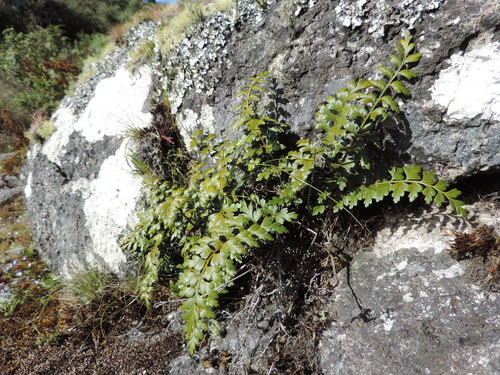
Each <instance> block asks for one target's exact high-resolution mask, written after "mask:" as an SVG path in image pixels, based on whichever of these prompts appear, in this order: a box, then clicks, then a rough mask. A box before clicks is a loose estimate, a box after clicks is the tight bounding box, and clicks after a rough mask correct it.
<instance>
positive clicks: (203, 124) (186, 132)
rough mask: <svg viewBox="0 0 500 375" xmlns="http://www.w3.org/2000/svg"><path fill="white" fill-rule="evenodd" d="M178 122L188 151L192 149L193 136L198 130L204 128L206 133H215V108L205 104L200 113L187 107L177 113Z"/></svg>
mask: <svg viewBox="0 0 500 375" xmlns="http://www.w3.org/2000/svg"><path fill="white" fill-rule="evenodd" d="M177 124H178V127H179V131H180V133H181V136H182V138H183V139H184V143H185V144H186V146H187V148H188V151H191V149H190V142H191V137H192V134H193V133H194V132H195V131H196V130H203V133H205V134H210V133H215V117H214V113H213V108H212V107H211V106H209V105H207V104H204V105H203V106H202V108H201V113H200V114H199V115H198V114H197V113H196V112H194V111H193V110H191V109H190V108H186V109H184V110H182V111H181V112H180V113H179V114H178V115H177Z"/></svg>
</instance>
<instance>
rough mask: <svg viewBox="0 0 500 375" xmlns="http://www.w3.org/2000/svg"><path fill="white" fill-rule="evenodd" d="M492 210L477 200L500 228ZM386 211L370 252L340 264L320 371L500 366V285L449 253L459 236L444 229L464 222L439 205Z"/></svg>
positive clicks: (473, 370) (474, 370) (455, 370)
mask: <svg viewBox="0 0 500 375" xmlns="http://www.w3.org/2000/svg"><path fill="white" fill-rule="evenodd" d="M492 208H494V207H490V208H489V210H488V209H487V208H486V207H484V206H483V207H481V208H479V212H482V213H483V214H482V215H481V220H480V222H482V223H484V224H487V225H492V224H493V225H495V227H496V230H497V236H498V230H499V229H500V227H499V226H498V222H497V221H498V220H497V218H496V217H495V216H494V211H491V209H492ZM475 209H476V210H477V207H476V208H475ZM473 210H474V208H473ZM487 212H490V213H489V215H486V216H485V213H487ZM488 216H489V217H488ZM386 219H387V220H386V223H385V224H384V225H383V226H382V228H381V229H380V230H378V232H377V234H376V238H375V244H374V245H373V248H372V249H371V251H368V252H362V253H358V254H357V255H356V256H355V258H354V261H353V262H352V264H351V265H350V266H349V267H348V268H347V269H346V270H344V271H342V272H341V274H340V276H339V278H340V283H339V285H338V287H337V288H336V289H335V294H334V297H333V298H332V299H331V300H330V302H329V303H328V304H327V305H325V306H324V309H325V311H329V312H330V313H332V314H333V323H332V324H331V326H330V328H328V329H327V330H325V331H324V332H323V333H322V337H321V340H320V342H319V345H318V356H319V360H320V367H321V370H322V371H323V373H324V374H373V375H376V374H381V375H382V374H401V375H404V374H408V375H409V374H444V373H446V374H484V375H486V374H495V373H498V372H499V371H500V342H499V340H498V327H499V323H500V322H499V319H498V311H499V309H500V298H499V297H498V293H495V292H488V291H487V290H486V289H483V288H482V287H481V284H482V283H483V282H484V278H485V276H484V275H481V276H479V277H478V272H477V271H478V270H477V269H476V270H473V269H472V268H471V265H470V264H469V265H467V264H466V263H463V262H458V261H457V260H455V259H453V258H452V257H451V256H450V255H449V254H448V252H447V251H445V250H446V249H447V248H449V247H450V241H451V238H452V236H450V229H446V228H457V229H460V230H467V225H466V223H465V222H463V221H461V220H457V219H456V218H453V217H449V216H448V215H446V214H442V213H441V214H439V213H436V212H432V211H431V212H426V213H423V214H420V215H414V214H410V213H408V212H403V213H394V214H393V215H391V216H390V217H387V218H386ZM476 219H477V218H476ZM468 231H470V228H468ZM481 263H482V262H479V264H478V265H477V267H478V268H479V269H483V272H484V269H485V268H486V267H485V265H484V264H481ZM474 279H475V280H474Z"/></svg>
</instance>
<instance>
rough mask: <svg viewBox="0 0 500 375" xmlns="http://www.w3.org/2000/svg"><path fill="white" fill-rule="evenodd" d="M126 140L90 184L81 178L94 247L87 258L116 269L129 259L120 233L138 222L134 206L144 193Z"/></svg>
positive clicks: (106, 161)
mask: <svg viewBox="0 0 500 375" xmlns="http://www.w3.org/2000/svg"><path fill="white" fill-rule="evenodd" d="M127 154H128V147H127V143H126V142H124V143H122V145H121V147H120V148H119V149H118V150H117V151H116V153H115V154H114V155H112V156H110V157H109V158H107V159H106V160H105V161H104V162H103V164H102V166H101V169H100V172H99V176H98V177H97V178H96V179H95V180H93V181H92V182H91V183H89V184H88V185H87V186H85V185H86V184H85V183H84V182H82V181H80V182H79V188H81V189H83V190H87V189H88V190H87V192H86V193H84V192H82V195H87V194H88V198H87V199H86V200H85V205H84V208H83V209H84V212H85V226H86V227H87V229H88V231H89V233H90V236H91V240H92V243H93V247H92V249H91V251H89V252H88V253H87V261H88V262H89V263H91V264H94V263H93V262H94V261H95V260H98V261H101V262H102V261H104V263H105V264H106V266H107V267H108V268H110V269H113V270H115V271H119V270H120V267H121V266H122V265H123V264H124V263H125V262H126V257H125V255H124V253H123V251H122V250H121V248H120V243H119V238H120V235H122V234H123V232H124V231H125V230H126V229H127V228H130V227H132V226H133V225H134V224H135V223H136V216H135V208H136V205H137V202H138V200H139V198H140V196H141V180H140V178H139V177H137V176H135V175H133V174H132V173H131V172H130V168H129V165H128V161H127Z"/></svg>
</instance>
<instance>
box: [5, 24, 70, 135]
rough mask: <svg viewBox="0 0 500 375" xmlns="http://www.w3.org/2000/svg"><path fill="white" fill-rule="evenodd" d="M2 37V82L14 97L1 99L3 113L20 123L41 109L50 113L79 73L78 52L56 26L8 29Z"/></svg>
mask: <svg viewBox="0 0 500 375" xmlns="http://www.w3.org/2000/svg"><path fill="white" fill-rule="evenodd" d="M2 36H3V39H2V40H1V42H0V73H1V77H2V78H1V80H0V81H1V85H2V86H5V87H6V90H7V91H8V92H9V93H10V94H11V95H9V96H4V97H1V99H2V101H1V102H0V110H3V111H7V112H9V113H10V116H11V117H13V118H14V120H13V121H14V122H16V123H17V122H21V121H29V120H27V119H25V117H27V116H26V114H31V113H34V112H35V111H37V110H40V109H42V110H43V111H44V112H45V113H49V112H50V111H52V110H53V109H54V108H55V106H56V104H57V103H58V101H59V100H60V99H61V98H62V97H63V96H64V93H65V90H66V88H67V86H68V84H69V82H70V81H71V80H72V79H73V78H74V77H75V76H76V74H77V73H78V71H79V69H78V67H77V66H76V65H75V64H74V62H75V61H76V60H77V58H76V51H74V50H73V49H72V46H71V44H70V43H69V41H68V39H67V38H66V37H65V36H64V35H63V32H62V30H61V29H60V28H59V27H56V26H50V27H48V28H46V29H37V30H35V31H32V32H29V33H16V32H15V31H14V30H13V29H7V30H4V32H3V34H2ZM20 88H21V90H19V89H20ZM16 90H18V91H17V92H16ZM19 119H20V120H19ZM25 126H26V125H25Z"/></svg>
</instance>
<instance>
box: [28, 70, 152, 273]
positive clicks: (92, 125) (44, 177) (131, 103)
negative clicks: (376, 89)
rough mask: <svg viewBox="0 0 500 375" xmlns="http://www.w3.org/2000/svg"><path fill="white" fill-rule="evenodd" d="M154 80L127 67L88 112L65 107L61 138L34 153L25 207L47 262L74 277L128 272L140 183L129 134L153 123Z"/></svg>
mask: <svg viewBox="0 0 500 375" xmlns="http://www.w3.org/2000/svg"><path fill="white" fill-rule="evenodd" d="M150 88H151V76H150V74H149V73H148V72H147V71H146V70H145V69H141V70H139V71H138V72H137V73H135V74H130V73H129V72H128V71H127V70H126V69H125V68H124V67H122V68H119V69H117V71H116V72H115V74H114V75H112V76H111V77H109V78H106V79H103V80H101V81H100V82H99V83H98V84H97V86H96V87H95V90H94V93H93V97H92V99H91V100H90V101H89V102H88V103H87V105H86V107H85V110H84V111H83V112H82V113H81V114H80V115H77V114H75V113H74V112H73V111H72V110H71V108H70V107H69V106H66V105H62V106H61V107H60V108H59V109H58V111H57V112H56V113H55V114H54V116H53V122H54V126H55V127H56V131H55V133H54V134H53V135H52V136H51V137H50V138H49V139H48V140H47V141H46V142H45V143H43V144H42V145H34V146H32V148H31V150H30V152H29V155H28V163H27V167H26V174H27V178H26V190H25V195H26V199H27V207H28V209H29V210H30V212H31V218H32V221H33V232H34V237H35V239H36V241H37V243H38V246H39V249H40V251H41V253H42V255H43V256H44V257H45V258H46V260H47V261H48V262H49V264H50V265H52V266H53V267H54V268H55V269H56V270H57V271H58V272H59V273H61V274H63V275H65V276H68V275H70V274H71V273H72V272H74V271H76V270H78V269H81V268H82V267H100V268H104V269H107V270H110V271H113V272H116V273H123V272H124V271H125V269H126V260H127V259H126V256H125V254H124V253H123V252H122V250H121V248H120V240H121V238H122V236H123V235H124V232H125V231H126V230H129V229H130V227H131V226H132V225H133V224H134V223H135V222H136V216H135V207H136V204H137V202H138V200H139V198H140V197H141V183H140V179H139V178H138V177H137V176H134V175H133V174H132V171H131V168H130V164H129V160H128V158H127V154H128V153H129V152H130V149H129V145H130V142H129V141H128V139H127V138H126V137H125V134H126V132H127V129H129V128H131V127H136V128H140V127H142V126H146V125H147V124H148V123H149V119H150V114H149V111H148V95H149V91H150Z"/></svg>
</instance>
